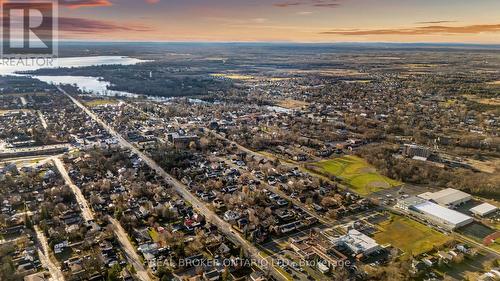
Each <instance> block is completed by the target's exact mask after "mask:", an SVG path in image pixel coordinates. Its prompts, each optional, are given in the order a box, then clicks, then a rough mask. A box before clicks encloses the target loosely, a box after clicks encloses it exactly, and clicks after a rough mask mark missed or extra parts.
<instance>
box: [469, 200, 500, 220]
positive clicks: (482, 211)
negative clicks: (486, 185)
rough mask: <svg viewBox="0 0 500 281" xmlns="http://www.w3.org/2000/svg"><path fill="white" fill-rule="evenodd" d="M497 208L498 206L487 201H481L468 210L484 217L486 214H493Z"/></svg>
mask: <svg viewBox="0 0 500 281" xmlns="http://www.w3.org/2000/svg"><path fill="white" fill-rule="evenodd" d="M497 210H498V207H496V206H494V205H491V204H489V203H483V204H481V205H479V206H476V207H474V208H472V209H470V210H469V211H471V212H472V213H473V214H474V215H476V216H480V217H484V216H487V215H489V214H493V213H494V212H496V211H497Z"/></svg>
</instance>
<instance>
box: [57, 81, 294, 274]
mask: <svg viewBox="0 0 500 281" xmlns="http://www.w3.org/2000/svg"><path fill="white" fill-rule="evenodd" d="M58 89H59V90H60V91H61V92H62V93H64V94H65V95H66V96H68V97H69V98H70V99H71V100H72V101H73V102H74V103H75V104H76V105H77V106H78V107H80V108H81V109H82V110H83V111H84V112H85V113H87V115H89V116H90V117H91V118H92V119H93V120H94V121H96V122H97V123H98V124H99V125H101V126H102V127H103V128H105V129H106V130H107V131H108V133H109V134H111V135H112V136H113V137H114V138H115V139H117V140H118V143H119V144H120V145H121V146H122V147H124V148H128V149H130V150H131V151H132V152H133V153H135V154H136V155H137V156H139V157H140V158H141V159H142V160H143V161H144V163H146V164H147V165H148V166H149V167H150V168H151V169H153V170H154V171H156V172H157V173H158V175H160V176H162V177H163V178H164V179H165V181H166V182H167V183H169V185H170V186H172V188H173V189H174V190H175V191H176V192H177V193H178V194H180V195H181V196H182V197H183V198H184V200H186V201H188V202H190V203H191V204H192V206H193V208H194V209H196V210H197V211H198V212H199V213H200V214H203V215H204V216H205V217H206V219H207V221H209V222H210V223H212V224H214V225H216V226H217V227H218V228H219V230H220V231H221V232H222V233H224V234H225V235H226V236H228V237H230V238H232V240H233V241H235V242H237V243H238V244H239V245H240V246H241V247H242V248H243V249H244V250H245V251H246V252H247V253H248V254H249V255H250V256H251V257H252V258H253V260H254V261H255V262H256V263H258V264H259V265H266V264H268V262H267V261H266V260H265V258H263V257H262V255H261V253H260V251H259V250H258V249H257V248H256V247H255V246H254V245H252V244H251V243H250V242H248V241H247V240H246V239H244V238H243V237H241V236H240V235H239V234H238V233H236V231H234V230H233V229H232V227H231V225H230V224H229V223H227V222H225V221H223V220H222V219H221V218H220V217H219V216H217V214H215V213H214V212H213V211H211V210H210V209H208V208H207V206H205V204H204V203H203V202H201V201H200V200H199V199H198V198H196V197H195V196H194V195H193V194H191V192H190V191H189V190H188V189H187V187H186V186H185V185H184V184H182V183H181V182H180V181H178V180H176V179H174V178H173V177H172V176H171V175H169V174H168V173H167V172H165V171H164V170H163V169H162V168H161V167H160V166H159V165H158V164H156V162H155V161H153V159H151V158H149V157H148V156H146V155H145V154H144V153H142V152H141V151H139V150H138V149H137V148H136V147H134V146H133V145H132V144H131V143H129V142H128V141H127V140H125V139H124V138H123V137H122V136H121V135H120V134H119V133H118V132H116V131H115V130H114V129H113V128H111V126H109V125H108V124H106V123H105V122H103V121H102V120H101V119H100V118H99V117H98V116H97V115H95V114H94V113H93V112H92V111H90V110H89V109H88V108H87V107H85V106H84V105H83V104H82V103H80V102H79V101H78V100H76V99H75V98H73V97H72V96H71V95H69V94H68V93H66V92H65V91H64V90H63V89H61V88H60V87H58ZM269 269H270V272H271V274H272V275H273V276H274V277H275V278H276V279H277V280H288V278H287V277H286V276H285V275H283V274H282V273H281V272H280V271H278V270H277V269H276V268H275V267H273V266H271V267H270V268H269Z"/></svg>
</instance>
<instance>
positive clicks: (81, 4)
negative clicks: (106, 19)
mask: <svg viewBox="0 0 500 281" xmlns="http://www.w3.org/2000/svg"><path fill="white" fill-rule="evenodd" d="M59 5H61V6H65V7H68V8H70V9H78V8H86V7H87V8H88V7H109V6H112V5H113V4H112V3H111V2H110V1H109V0H59Z"/></svg>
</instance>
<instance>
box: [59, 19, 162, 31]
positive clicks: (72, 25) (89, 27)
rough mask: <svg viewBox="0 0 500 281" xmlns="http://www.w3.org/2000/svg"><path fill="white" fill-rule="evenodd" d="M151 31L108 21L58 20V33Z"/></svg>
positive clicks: (148, 28) (139, 26)
mask: <svg viewBox="0 0 500 281" xmlns="http://www.w3.org/2000/svg"><path fill="white" fill-rule="evenodd" d="M152 30H153V29H152V28H150V27H147V26H141V25H133V24H126V25H125V24H122V23H115V22H110V21H102V20H94V19H84V18H69V17H60V18H59V31H61V32H68V33H69V32H71V33H107V32H116V31H131V32H148V31H152Z"/></svg>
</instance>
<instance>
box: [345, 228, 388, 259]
mask: <svg viewBox="0 0 500 281" xmlns="http://www.w3.org/2000/svg"><path fill="white" fill-rule="evenodd" d="M338 242H340V243H342V244H344V245H345V246H347V247H348V248H349V249H351V251H353V252H354V253H355V254H363V255H369V254H371V253H373V252H376V251H378V250H380V249H381V247H380V245H379V244H378V243H377V241H375V240H374V239H372V238H370V237H368V236H367V235H365V234H363V233H361V232H359V231H357V230H355V229H351V230H349V232H348V233H347V235H344V236H342V237H340V238H339V240H338Z"/></svg>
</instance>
